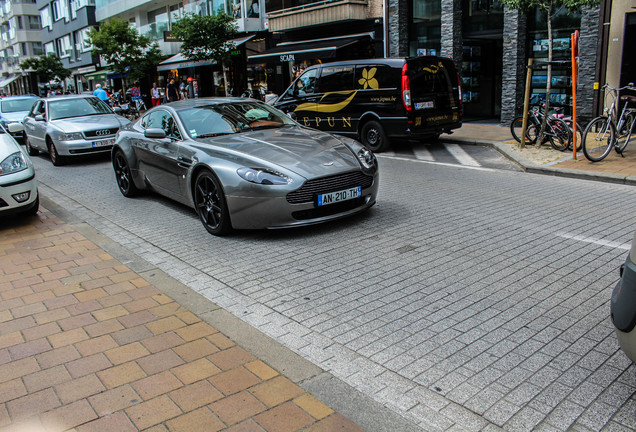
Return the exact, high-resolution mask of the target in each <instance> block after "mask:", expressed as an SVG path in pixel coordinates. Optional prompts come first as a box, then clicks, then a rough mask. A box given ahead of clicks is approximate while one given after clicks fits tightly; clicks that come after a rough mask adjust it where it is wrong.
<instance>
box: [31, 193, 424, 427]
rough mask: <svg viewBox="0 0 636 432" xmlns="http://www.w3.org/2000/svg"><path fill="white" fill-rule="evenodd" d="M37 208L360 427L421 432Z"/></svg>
mask: <svg viewBox="0 0 636 432" xmlns="http://www.w3.org/2000/svg"><path fill="white" fill-rule="evenodd" d="M40 204H41V206H42V207H44V208H45V209H47V210H49V211H50V212H51V213H52V214H54V215H55V216H57V217H58V218H60V219H61V220H62V221H64V222H65V223H67V224H68V225H70V226H71V227H72V228H73V229H74V230H75V231H77V232H78V233H80V234H82V235H83V236H84V237H85V238H86V239H88V240H89V241H91V242H93V243H94V244H95V245H97V246H99V247H100V248H102V249H103V250H104V251H105V252H107V253H108V254H110V255H111V256H113V258H115V259H117V260H118V261H120V262H121V263H122V264H124V265H126V266H127V267H129V268H130V269H131V270H132V271H134V272H135V273H137V274H138V275H139V276H141V277H143V278H144V279H145V280H147V281H148V282H149V283H150V284H152V285H153V286H154V287H155V288H157V289H158V290H159V291H161V292H162V293H164V294H166V295H167V296H169V297H170V298H172V299H173V300H174V301H175V302H176V303H178V304H179V305H180V306H182V307H184V308H186V309H188V310H189V311H190V312H192V313H193V314H194V315H196V316H198V317H199V318H200V319H201V320H202V321H204V322H206V323H207V324H209V325H211V326H212V327H214V328H216V329H217V330H219V331H220V332H221V333H223V334H224V335H226V336H228V337H229V338H230V339H232V340H233V341H234V342H235V343H236V344H237V345H239V346H241V347H242V348H243V349H244V350H246V351H247V352H249V353H251V354H252V355H254V356H255V357H257V358H259V359H261V360H263V361H265V362H266V363H268V364H269V365H270V366H271V367H273V368H274V369H276V370H277V371H279V372H280V373H281V374H283V375H284V376H286V377H287V378H289V379H290V380H291V381H293V382H294V383H295V384H297V385H298V386H300V387H301V388H303V389H304V390H306V391H308V392H310V393H311V394H313V395H314V396H316V397H318V398H319V399H320V400H321V401H322V402H324V403H325V404H326V405H328V406H329V407H330V408H332V409H334V410H335V411H337V412H339V413H340V414H342V415H344V416H345V417H347V418H348V419H350V420H351V421H353V422H354V423H356V424H357V425H358V426H360V427H362V428H364V429H365V430H367V431H369V432H393V431H396V430H399V431H404V432H423V430H422V429H421V428H420V427H418V426H417V425H415V424H413V423H412V422H410V421H409V420H408V419H406V418H404V417H402V416H400V415H399V414H397V413H395V412H393V411H391V410H390V409H388V408H386V407H385V406H383V405H382V404H380V403H378V402H376V401H374V400H372V399H371V398H369V397H368V396H366V395H364V394H363V393H361V392H360V391H358V390H356V389H355V388H353V387H351V386H350V385H348V384H346V383H345V382H343V381H342V380H340V379H339V378H336V377H335V376H333V375H332V374H331V373H329V372H326V371H324V370H323V369H322V368H320V367H318V366H316V365H315V364H313V363H312V362H310V361H309V360H306V359H305V358H303V357H301V356H300V355H298V354H296V353H295V352H293V351H292V350H290V349H289V348H287V347H285V346H284V345H282V344H281V343H280V342H278V341H276V340H274V339H272V338H271V337H269V336H267V335H266V334H264V333H262V332H261V331H260V330H257V329H256V328H254V327H252V326H251V325H249V324H247V323H246V322H244V321H242V320H241V319H240V318H237V317H236V316H234V315H232V314H231V313H229V312H227V311H226V310H224V309H222V308H221V307H220V306H218V305H217V304H215V303H214V302H212V301H210V300H208V299H207V298H205V297H204V296H202V295H201V294H199V293H197V292H195V291H194V290H192V289H190V288H189V287H188V286H187V285H185V284H183V283H181V282H179V281H178V280H176V279H174V278H173V277H172V276H170V275H168V274H167V273H165V272H164V271H163V270H161V269H159V268H157V267H156V266H154V265H152V264H151V263H149V262H148V261H146V260H144V259H143V258H141V257H139V256H138V255H137V254H135V253H134V252H133V251H131V250H130V249H127V248H126V247H125V246H123V245H122V244H120V243H118V242H117V241H116V240H114V239H111V238H110V237H108V236H105V235H104V234H102V233H101V232H99V231H98V230H96V229H95V228H94V227H92V226H91V225H89V224H88V223H86V222H84V221H82V220H81V219H80V218H78V217H77V216H75V215H74V214H73V213H71V212H69V211H68V210H66V209H65V208H63V207H61V206H60V205H58V204H56V203H55V202H54V201H52V200H51V199H49V198H47V197H45V196H42V194H40Z"/></svg>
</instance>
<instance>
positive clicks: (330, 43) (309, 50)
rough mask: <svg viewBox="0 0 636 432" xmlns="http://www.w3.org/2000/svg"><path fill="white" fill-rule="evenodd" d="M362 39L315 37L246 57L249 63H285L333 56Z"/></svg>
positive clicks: (284, 44)
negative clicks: (314, 38)
mask: <svg viewBox="0 0 636 432" xmlns="http://www.w3.org/2000/svg"><path fill="white" fill-rule="evenodd" d="M360 40H362V39H361V38H360V37H359V36H356V37H345V38H339V39H316V40H310V41H303V42H286V43H282V44H278V46H276V48H271V49H269V50H266V51H263V52H262V53H259V54H254V55H251V56H248V57H247V60H248V61H249V62H250V63H286V62H289V61H298V60H309V59H316V58H321V59H324V58H334V57H335V56H336V52H337V51H338V50H339V49H341V48H344V47H347V46H349V45H353V44H354V43H356V42H359V41H360Z"/></svg>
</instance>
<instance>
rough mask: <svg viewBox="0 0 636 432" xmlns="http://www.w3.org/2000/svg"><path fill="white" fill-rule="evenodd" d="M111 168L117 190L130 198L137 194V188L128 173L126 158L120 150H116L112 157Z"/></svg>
mask: <svg viewBox="0 0 636 432" xmlns="http://www.w3.org/2000/svg"><path fill="white" fill-rule="evenodd" d="M113 169H114V170H115V179H116V180H117V186H118V187H119V191H120V192H121V194H122V195H123V196H125V197H128V198H131V197H134V196H135V195H137V194H139V189H138V188H137V186H135V182H134V181H133V179H132V175H131V174H130V167H129V165H128V160H127V159H126V156H125V155H124V153H123V152H122V151H119V150H118V151H117V152H116V153H115V157H114V158H113Z"/></svg>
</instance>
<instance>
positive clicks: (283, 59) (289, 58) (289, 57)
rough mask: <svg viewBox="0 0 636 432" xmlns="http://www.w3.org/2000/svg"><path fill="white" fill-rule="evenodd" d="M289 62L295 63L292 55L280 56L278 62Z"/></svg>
mask: <svg viewBox="0 0 636 432" xmlns="http://www.w3.org/2000/svg"><path fill="white" fill-rule="evenodd" d="M290 61H296V59H295V58H294V55H293V54H283V55H281V56H280V62H281V63H286V62H290Z"/></svg>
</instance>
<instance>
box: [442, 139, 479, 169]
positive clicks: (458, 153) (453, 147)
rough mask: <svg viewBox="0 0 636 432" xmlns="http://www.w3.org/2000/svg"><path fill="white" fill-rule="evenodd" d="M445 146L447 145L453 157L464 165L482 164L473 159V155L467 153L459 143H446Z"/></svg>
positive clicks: (476, 165)
mask: <svg viewBox="0 0 636 432" xmlns="http://www.w3.org/2000/svg"><path fill="white" fill-rule="evenodd" d="M444 147H446V150H448V152H449V153H450V154H451V155H453V157H454V158H455V159H457V161H458V162H459V163H461V164H462V165H468V166H475V167H478V166H481V164H480V163H479V162H477V161H476V160H475V159H473V157H472V156H471V155H469V154H468V153H466V151H465V150H464V149H463V148H461V147H460V146H459V144H444Z"/></svg>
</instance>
